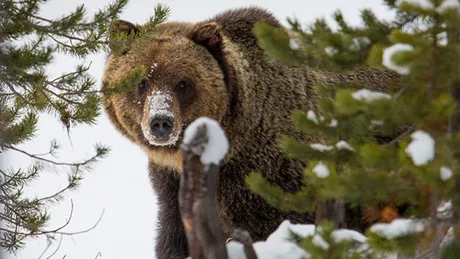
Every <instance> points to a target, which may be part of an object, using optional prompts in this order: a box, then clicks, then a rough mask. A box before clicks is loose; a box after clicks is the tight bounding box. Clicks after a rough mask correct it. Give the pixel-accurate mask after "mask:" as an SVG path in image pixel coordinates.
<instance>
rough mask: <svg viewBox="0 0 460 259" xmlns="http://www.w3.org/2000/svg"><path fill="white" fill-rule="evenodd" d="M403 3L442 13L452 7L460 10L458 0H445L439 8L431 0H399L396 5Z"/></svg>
mask: <svg viewBox="0 0 460 259" xmlns="http://www.w3.org/2000/svg"><path fill="white" fill-rule="evenodd" d="M402 3H408V4H411V5H415V6H418V7H419V8H422V9H424V10H427V11H433V10H434V11H436V12H438V13H440V14H442V13H444V12H446V11H448V10H451V9H457V10H459V11H460V2H459V1H458V0H444V1H443V2H442V3H441V5H440V6H438V7H437V8H435V6H434V5H433V3H432V2H431V1H430V0H397V1H396V3H395V5H396V6H397V7H399V6H400V5H401V4H402Z"/></svg>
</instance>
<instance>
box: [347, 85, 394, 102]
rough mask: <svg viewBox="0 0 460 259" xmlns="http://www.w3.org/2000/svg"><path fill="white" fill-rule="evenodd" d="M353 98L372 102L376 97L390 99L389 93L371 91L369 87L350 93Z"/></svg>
mask: <svg viewBox="0 0 460 259" xmlns="http://www.w3.org/2000/svg"><path fill="white" fill-rule="evenodd" d="M351 96H352V97H353V98H354V99H355V100H359V101H365V102H372V101H375V100H378V99H390V98H391V95H389V94H386V93H381V92H375V91H371V90H369V89H364V88H363V89H360V90H358V91H355V92H354V93H352V94H351Z"/></svg>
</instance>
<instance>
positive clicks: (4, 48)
mask: <svg viewBox="0 0 460 259" xmlns="http://www.w3.org/2000/svg"><path fill="white" fill-rule="evenodd" d="M11 48H13V44H11V42H9V41H3V42H0V52H2V53H5V54H8V53H9V52H10V49H11Z"/></svg>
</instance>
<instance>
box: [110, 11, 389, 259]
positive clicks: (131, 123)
mask: <svg viewBox="0 0 460 259" xmlns="http://www.w3.org/2000/svg"><path fill="white" fill-rule="evenodd" d="M261 19H263V20H265V21H266V22H268V23H269V24H271V25H272V26H275V27H281V25H280V23H279V22H278V20H276V19H275V18H274V17H273V16H272V15H271V14H269V13H268V12H266V11H265V10H263V9H259V8H242V9H236V10H231V11H227V12H224V13H221V14H219V15H217V16H216V17H214V18H212V19H209V20H207V21H204V22H201V23H198V24H191V23H178V22H168V23H164V24H162V25H160V26H158V31H157V33H156V36H154V38H153V39H152V40H151V41H150V42H149V43H148V44H146V45H145V46H143V47H139V48H136V49H132V50H130V51H129V52H128V53H127V54H125V55H123V56H115V55H110V56H109V58H108V61H107V65H106V70H105V73H104V80H105V81H106V82H108V83H111V82H112V83H113V82H116V81H117V80H120V79H121V78H122V77H123V76H126V75H127V74H128V73H129V72H130V71H131V70H132V69H133V68H134V67H135V66H138V65H144V66H146V67H150V66H151V64H152V63H153V62H155V63H157V64H158V67H157V68H156V69H155V70H154V76H153V77H152V78H149V79H148V87H149V89H162V90H165V91H166V90H168V89H169V88H170V87H172V85H174V83H175V82H176V81H177V80H180V77H182V76H185V75H186V76H187V77H189V78H191V80H193V82H194V84H195V85H194V99H193V102H192V103H191V104H190V105H188V106H187V109H182V108H177V109H174V110H175V111H174V115H175V117H176V118H180V120H181V121H182V124H183V125H184V127H183V128H182V129H185V127H186V126H187V125H188V124H189V123H190V122H192V121H193V120H194V119H196V118H198V117H201V116H207V117H211V118H213V119H216V120H218V121H219V122H220V124H221V125H222V127H223V128H224V130H225V133H226V135H227V137H228V139H229V141H230V150H229V153H228V155H227V157H226V158H225V160H224V161H223V163H222V165H221V171H220V176H219V182H218V186H217V197H216V198H217V203H218V208H219V212H220V218H221V221H222V224H223V227H224V231H225V232H226V234H227V235H228V236H230V235H231V233H232V231H233V230H234V229H235V228H242V229H246V230H248V231H249V232H250V233H251V235H252V238H253V239H255V240H262V239H265V238H267V236H268V235H269V234H270V233H271V232H273V231H274V230H275V229H276V228H277V226H278V225H279V224H280V223H281V221H282V220H284V219H289V220H291V221H292V222H302V223H311V222H313V220H314V217H313V215H309V214H298V213H286V212H281V211H279V210H277V209H275V208H273V207H271V206H269V205H268V204H267V203H265V202H264V201H263V200H262V199H261V198H260V197H258V196H257V195H254V194H253V193H251V192H250V191H249V190H248V189H247V188H246V185H245V177H246V176H247V174H248V173H249V172H250V171H252V170H257V171H259V172H262V173H263V174H264V177H265V178H266V179H267V180H268V181H269V182H270V183H272V184H276V185H279V186H281V187H282V188H283V189H284V190H285V191H287V192H295V191H297V190H298V189H299V188H300V187H301V186H302V185H303V184H304V182H303V180H302V169H303V167H304V166H305V165H304V164H302V163H301V162H299V161H295V160H291V159H287V158H286V157H285V156H284V155H283V154H282V153H281V152H280V151H279V150H278V148H277V147H276V142H277V139H278V138H279V137H280V136H282V135H292V136H294V137H296V138H297V139H299V140H302V141H311V140H312V139H308V138H306V137H304V136H303V135H302V134H300V133H299V132H296V131H295V130H294V128H293V124H292V121H291V114H292V112H293V111H294V110H295V109H300V110H309V109H315V106H316V102H317V99H318V97H317V94H316V93H315V92H314V91H313V89H312V85H313V84H315V83H316V82H328V83H344V82H361V83H366V84H367V85H370V86H372V88H374V89H384V88H385V87H386V85H387V84H388V83H389V82H391V80H392V79H393V78H394V76H393V74H391V73H382V72H378V71H376V70H371V69H361V70H357V71H356V72H350V73H348V74H343V75H336V74H332V73H325V72H320V71H313V70H310V69H308V68H305V67H299V66H285V65H281V64H279V63H277V62H274V61H273V60H270V59H269V58H267V57H266V56H265V55H264V53H263V51H262V50H261V49H260V48H259V47H258V46H257V41H256V38H255V37H254V35H253V34H252V27H253V25H254V23H255V22H257V21H259V20H261ZM129 28H132V27H129ZM133 87H135V86H133ZM133 92H135V90H134V91H133ZM145 98H146V97H145V96H141V97H136V94H135V93H128V94H123V95H118V96H113V97H112V96H110V97H107V98H105V99H104V107H105V111H106V113H107V114H108V116H109V118H110V120H111V121H112V122H113V123H114V125H115V127H116V128H117V129H118V130H119V131H120V132H121V133H123V134H124V135H125V136H126V137H128V138H129V139H130V140H132V141H134V142H135V143H137V144H138V145H140V146H142V147H143V148H144V149H145V150H146V152H147V154H148V156H149V160H150V164H149V170H150V177H151V180H152V184H153V187H154V190H155V191H156V193H157V194H158V201H159V206H160V208H159V209H160V214H159V229H158V231H159V232H158V240H157V244H156V253H157V256H158V258H184V257H185V256H186V255H187V246H186V240H185V236H184V232H183V228H182V224H181V221H180V215H179V210H178V204H177V203H178V202H177V192H178V186H179V176H178V173H179V172H180V171H181V169H182V166H181V165H182V162H181V155H180V153H179V151H178V146H177V145H176V146H173V147H153V146H151V145H149V144H148V142H146V140H145V139H144V137H143V135H142V131H141V128H140V125H141V123H142V121H143V119H142V118H143V112H144V113H145V110H144V109H145V108H144V107H145V106H144V104H145ZM179 99H180V98H179V97H177V95H174V97H173V100H172V102H173V103H174V102H175V103H179V102H180V100H179ZM138 102H139V104H138ZM180 106H181V107H183V106H182V105H180ZM359 217H360V213H359V212H357V211H352V210H349V211H347V223H348V227H350V228H354V229H360V230H362V227H363V223H362V221H361V219H360V218H359Z"/></svg>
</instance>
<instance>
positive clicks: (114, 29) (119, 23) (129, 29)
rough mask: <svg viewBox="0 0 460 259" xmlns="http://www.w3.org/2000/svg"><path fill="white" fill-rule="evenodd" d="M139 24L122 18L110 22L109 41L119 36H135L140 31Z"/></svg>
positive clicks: (115, 39) (117, 38)
mask: <svg viewBox="0 0 460 259" xmlns="http://www.w3.org/2000/svg"><path fill="white" fill-rule="evenodd" d="M140 31H141V30H140V28H139V26H137V25H135V24H133V23H130V22H127V21H123V20H116V21H115V22H113V23H112V25H111V27H110V34H109V41H110V42H114V41H117V40H119V37H120V36H121V37H124V36H129V37H136V36H138V35H139V33H140Z"/></svg>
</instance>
